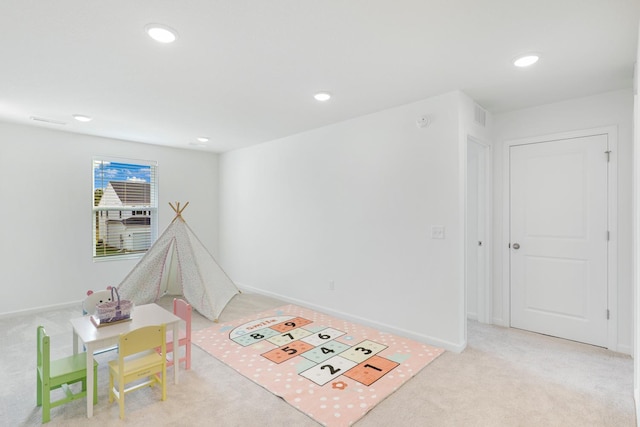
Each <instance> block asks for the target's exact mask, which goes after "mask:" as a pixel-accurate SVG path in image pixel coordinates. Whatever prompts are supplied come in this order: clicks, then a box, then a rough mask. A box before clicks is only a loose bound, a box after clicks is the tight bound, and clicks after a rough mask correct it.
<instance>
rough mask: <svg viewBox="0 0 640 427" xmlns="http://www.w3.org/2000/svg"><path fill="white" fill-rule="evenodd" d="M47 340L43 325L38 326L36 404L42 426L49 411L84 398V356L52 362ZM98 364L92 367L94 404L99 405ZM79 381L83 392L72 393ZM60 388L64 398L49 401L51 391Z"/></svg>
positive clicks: (85, 383) (49, 418)
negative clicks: (73, 385)
mask: <svg viewBox="0 0 640 427" xmlns="http://www.w3.org/2000/svg"><path fill="white" fill-rule="evenodd" d="M49 345H50V339H49V335H47V332H46V331H45V330H44V326H38V344H37V347H38V386H37V387H38V388H37V390H38V396H37V404H38V406H42V423H43V424H44V423H46V422H49V420H51V408H54V407H56V406H60V405H63V404H65V403H68V402H71V401H72V400H76V399H81V398H83V397H85V396H86V395H87V369H86V355H85V354H84V353H79V354H74V355H73V356H68V357H65V358H62V359H56V360H51V358H50V351H49ZM97 374H98V363H97V362H94V364H93V404H94V405H95V404H96V403H98V381H97ZM78 382H82V389H81V390H80V391H78V392H76V393H73V392H72V390H71V388H70V387H69V386H70V385H71V384H75V383H78ZM58 388H61V389H62V390H63V391H64V393H65V397H63V398H61V399H59V400H56V401H53V402H52V401H51V390H55V389H58Z"/></svg>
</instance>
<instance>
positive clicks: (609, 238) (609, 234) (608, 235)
mask: <svg viewBox="0 0 640 427" xmlns="http://www.w3.org/2000/svg"><path fill="white" fill-rule="evenodd" d="M609 240H611V232H610V231H609V230H607V242H608V241H609Z"/></svg>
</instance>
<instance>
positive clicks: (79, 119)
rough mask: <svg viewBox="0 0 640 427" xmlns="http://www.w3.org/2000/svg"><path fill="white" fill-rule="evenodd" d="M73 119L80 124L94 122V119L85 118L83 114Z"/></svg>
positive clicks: (74, 116)
mask: <svg viewBox="0 0 640 427" xmlns="http://www.w3.org/2000/svg"><path fill="white" fill-rule="evenodd" d="M73 118H74V119H76V120H77V121H79V122H90V121H91V120H93V117H89V116H84V115H82V114H74V115H73Z"/></svg>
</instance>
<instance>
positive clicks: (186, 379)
mask: <svg viewBox="0 0 640 427" xmlns="http://www.w3.org/2000/svg"><path fill="white" fill-rule="evenodd" d="M160 304H161V305H163V306H164V307H167V308H168V307H170V306H171V298H166V297H165V298H163V299H162V300H161V301H160ZM283 304H285V302H283V301H278V300H275V299H272V298H268V297H265V296H261V295H256V294H241V295H239V296H237V297H235V298H234V299H233V300H232V301H231V303H230V304H229V306H228V307H227V309H225V311H224V312H223V315H222V317H221V320H222V321H230V320H233V319H237V318H240V317H245V316H247V315H250V314H253V313H257V312H260V311H263V310H267V309H270V308H274V307H278V306H280V305H283ZM80 313H81V309H80V305H79V304H78V307H72V308H68V309H60V310H52V311H47V312H42V313H39V314H38V315H28V316H14V317H10V318H3V319H0V337H1V344H2V351H1V352H0V366H2V376H1V377H0V378H2V388H1V391H0V426H37V425H40V420H41V415H42V413H41V410H40V408H38V407H36V405H35V399H36V396H35V394H36V374H35V363H36V358H35V357H36V354H35V336H36V327H37V326H38V325H40V324H41V325H44V326H45V327H46V329H47V332H48V333H49V334H50V335H51V337H52V347H53V357H61V356H64V355H68V354H71V347H72V340H71V337H72V334H71V325H70V324H69V319H70V318H72V317H76V316H78V315H79V314H80ZM194 314H195V316H194V319H193V328H194V329H196V330H197V329H201V328H204V327H207V326H210V325H211V324H212V323H211V322H210V321H209V320H207V319H205V318H203V317H202V316H200V315H199V314H197V313H194ZM468 331H469V332H468V335H469V345H468V348H467V349H466V350H465V351H464V352H462V353H461V354H455V353H452V352H447V353H445V354H443V355H442V356H440V357H439V358H438V359H436V360H435V361H434V362H433V363H431V364H430V365H428V366H427V367H426V368H425V369H424V370H422V371H421V372H420V373H419V374H418V375H417V376H416V377H415V378H413V379H412V380H410V381H409V382H407V383H406V384H405V385H404V386H402V387H401V388H400V389H399V390H398V391H396V392H395V393H393V394H392V395H391V396H390V397H388V398H387V399H386V400H384V401H383V402H382V403H380V404H379V405H378V406H376V407H375V408H374V409H373V410H372V411H371V412H369V413H368V414H367V415H365V416H364V417H363V418H362V419H361V420H360V421H358V422H357V423H356V424H355V426H356V427H371V426H405V427H407V426H408V427H412V426H616V427H626V426H635V425H636V420H635V415H634V414H635V409H634V402H633V379H632V378H633V363H632V359H631V358H630V357H629V356H626V355H622V354H618V353H614V352H610V351H608V350H605V349H601V348H598V347H593V346H589V345H584V344H579V343H575V342H571V341H566V340H561V339H557V338H552V337H548V336H543V335H538V334H534V333H530V332H525V331H520V330H516V329H508V328H501V327H496V326H490V325H483V324H479V323H477V322H469V326H468ZM114 355H115V353H114V352H108V353H104V354H101V355H99V356H98V357H97V359H98V361H99V362H100V367H99V372H98V396H99V401H98V404H97V405H96V406H95V407H94V417H93V418H91V419H87V418H86V407H85V402H84V401H83V400H80V401H76V402H72V403H70V404H67V405H63V406H61V407H58V408H54V409H53V410H52V413H51V418H52V420H51V422H50V423H49V424H48V425H50V426H85V425H95V426H120V425H132V426H221V427H226V426H229V427H231V426H236V427H245V426H246V427H249V426H266V427H270V426H274V427H275V426H287V427H306V426H318V424H317V423H316V422H315V421H313V420H312V419H310V418H308V417H307V416H306V415H304V414H302V413H300V412H298V411H297V410H296V409H294V408H293V407H291V406H290V405H288V404H287V403H286V402H284V401H283V400H282V399H280V398H278V397H276V396H274V395H273V394H271V393H269V392H268V391H266V390H265V389H263V388H262V387H260V386H259V385H256V384H255V383H253V382H252V381H251V380H249V379H247V378H245V377H243V376H242V375H240V374H238V373H236V372H235V371H233V370H232V369H231V368H229V367H227V366H226V365H225V364H224V363H222V362H220V361H218V360H216V359H215V358H213V357H211V356H210V355H209V354H207V353H205V352H204V351H202V350H201V349H200V348H198V347H197V346H193V354H192V369H191V370H190V371H184V370H181V372H180V382H179V384H173V383H170V384H169V385H168V390H167V394H168V397H167V400H166V401H164V402H162V401H160V394H159V392H158V390H157V389H151V388H146V389H143V390H139V391H136V392H134V393H132V394H130V395H128V396H127V405H126V419H125V420H124V421H121V420H120V419H119V418H118V405H117V403H113V404H109V403H108V397H107V396H108V395H107V388H108V371H107V369H106V366H107V361H108V360H110V359H111V358H113V357H115V356H114ZM181 369H182V368H181ZM170 378H172V376H170Z"/></svg>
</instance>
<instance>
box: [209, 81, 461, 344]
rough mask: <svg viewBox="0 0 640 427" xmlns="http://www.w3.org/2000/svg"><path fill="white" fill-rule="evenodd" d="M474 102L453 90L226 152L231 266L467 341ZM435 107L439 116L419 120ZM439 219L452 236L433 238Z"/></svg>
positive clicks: (383, 323)
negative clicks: (468, 126)
mask: <svg viewBox="0 0 640 427" xmlns="http://www.w3.org/2000/svg"><path fill="white" fill-rule="evenodd" d="M465 101H466V97H465V96H464V95H463V94H461V93H458V92H456V93H450V94H446V95H442V96H439V97H435V98H431V99H428V100H425V101H421V102H417V103H413V104H410V105H405V106H401V107H397V108H393V109H390V110H385V111H381V112H378V113H375V114H371V115H367V116H364V117H359V118H356V119H353V120H349V121H345V122H341V123H338V124H334V125H331V126H327V127H324V128H320V129H316V130H313V131H309V132H305V133H302V134H298V135H294V136H291V137H287V138H283V139H280V140H276V141H271V142H268V143H265V144H261V145H258V146H254V147H250V148H246V149H242V150H237V151H233V152H229V153H225V154H223V155H222V156H221V160H220V172H221V177H220V185H221V200H220V207H221V213H220V221H221V227H220V247H221V257H220V259H221V262H222V264H223V265H224V266H225V268H226V269H227V271H228V273H229V274H230V275H231V277H232V278H233V279H234V280H235V281H236V283H237V284H238V285H239V286H244V287H248V288H251V289H254V290H257V291H259V292H263V293H267V294H271V295H275V296H278V297H280V298H283V299H285V300H288V301H293V302H299V303H300V304H304V305H307V306H311V307H315V308H319V309H321V310H324V311H328V312H331V313H334V314H337V315H340V316H343V317H347V318H351V319H357V320H359V321H362V322H364V323H368V324H373V325H376V326H378V327H380V328H382V329H386V330H391V331H395V332H399V333H403V334H404V335H407V336H411V337H414V338H416V339H420V340H423V341H426V342H431V343H434V344H437V345H441V346H444V347H446V348H449V349H453V350H457V351H459V350H461V349H463V348H464V346H465V345H466V342H465V335H464V327H465V326H464V324H465V313H464V277H463V276H464V271H463V268H464V262H463V258H461V256H462V255H463V253H464V251H463V248H462V247H461V245H462V243H463V239H464V235H463V234H462V233H463V230H464V224H463V220H464V215H463V212H462V211H461V209H460V208H461V206H460V203H461V200H463V199H462V198H461V194H460V193H461V190H462V189H463V188H464V181H463V178H464V173H462V171H461V169H460V168H461V165H463V164H464V160H463V161H462V162H461V160H460V159H461V155H462V154H463V153H461V146H464V145H463V144H462V141H463V140H462V139H461V138H460V126H461V119H460V116H461V114H460V109H461V107H463V106H464V105H465ZM425 114H428V115H430V116H431V118H432V123H431V125H430V126H429V127H427V128H422V129H421V128H418V127H417V126H416V123H415V122H416V119H417V118H418V117H419V116H422V115H425ZM464 144H466V140H465V141H464ZM432 225H443V226H444V227H445V228H446V234H445V237H446V238H445V239H443V240H435V239H432V238H431V226H432ZM331 281H333V282H334V283H335V290H330V289H329V286H330V285H329V283H330V282H331Z"/></svg>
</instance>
